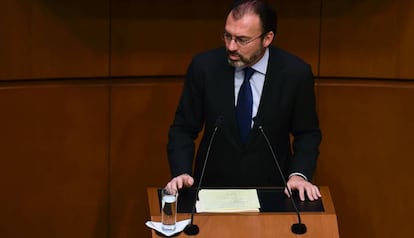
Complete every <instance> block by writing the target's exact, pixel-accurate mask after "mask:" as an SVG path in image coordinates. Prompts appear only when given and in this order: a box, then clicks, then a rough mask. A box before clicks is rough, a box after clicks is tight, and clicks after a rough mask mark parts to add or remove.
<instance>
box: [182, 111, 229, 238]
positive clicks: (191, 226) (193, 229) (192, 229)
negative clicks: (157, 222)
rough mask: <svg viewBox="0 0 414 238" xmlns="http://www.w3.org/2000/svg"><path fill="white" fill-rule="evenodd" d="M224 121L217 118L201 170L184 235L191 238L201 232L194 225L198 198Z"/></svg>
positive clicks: (221, 118)
mask: <svg viewBox="0 0 414 238" xmlns="http://www.w3.org/2000/svg"><path fill="white" fill-rule="evenodd" d="M223 120H224V117H223V116H218V117H217V120H216V123H215V124H214V129H213V133H212V134H211V137H210V142H209V144H208V147H207V153H206V159H205V160H204V164H203V169H202V170H201V175H200V181H199V182H198V187H197V190H196V194H195V198H194V203H193V209H192V211H191V221H190V223H189V224H188V225H187V226H186V227H185V228H184V233H185V234H186V235H189V236H195V235H197V234H198V233H199V232H200V229H199V228H198V226H197V225H196V224H194V222H193V221H194V213H195V208H196V203H197V198H198V192H199V191H200V187H201V182H202V181H203V177H204V171H205V170H206V165H207V160H208V156H209V154H210V149H211V145H212V144H213V141H214V137H215V136H216V132H217V130H218V128H219V127H220V126H221V124H222V123H223Z"/></svg>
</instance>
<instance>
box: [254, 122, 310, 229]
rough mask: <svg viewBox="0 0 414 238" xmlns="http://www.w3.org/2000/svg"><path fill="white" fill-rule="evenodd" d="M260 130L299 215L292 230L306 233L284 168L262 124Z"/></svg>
mask: <svg viewBox="0 0 414 238" xmlns="http://www.w3.org/2000/svg"><path fill="white" fill-rule="evenodd" d="M259 130H260V132H261V133H262V135H263V137H264V138H265V140H266V143H267V145H268V147H269V149H270V152H271V153H272V156H273V159H274V160H275V162H276V166H277V169H278V170H279V174H280V176H281V177H282V181H283V185H284V186H285V188H286V190H287V191H288V193H289V197H290V200H291V202H292V205H293V208H294V209H295V212H296V215H297V217H298V223H295V224H293V225H292V227H291V231H292V232H293V233H295V234H297V235H302V234H305V233H306V230H307V229H306V225H305V224H303V223H302V219H301V217H300V213H299V209H298V207H297V206H296V203H295V201H294V200H293V196H292V192H291V191H290V189H289V188H288V187H287V182H286V179H285V176H283V172H282V169H281V168H280V165H279V162H278V160H277V157H276V154H275V152H274V151H273V147H272V145H271V144H270V141H269V139H268V138H267V136H266V133H265V132H264V130H263V127H262V126H261V125H260V126H259Z"/></svg>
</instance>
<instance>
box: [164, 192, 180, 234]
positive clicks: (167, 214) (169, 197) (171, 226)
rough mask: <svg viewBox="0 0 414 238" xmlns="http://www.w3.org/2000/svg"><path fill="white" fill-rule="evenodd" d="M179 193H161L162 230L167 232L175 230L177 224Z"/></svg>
mask: <svg viewBox="0 0 414 238" xmlns="http://www.w3.org/2000/svg"><path fill="white" fill-rule="evenodd" d="M177 198H178V192H177V191H175V190H174V191H169V190H167V189H165V188H164V189H163V190H162V191H161V223H162V229H163V230H166V231H173V230H175V224H176V222H177Z"/></svg>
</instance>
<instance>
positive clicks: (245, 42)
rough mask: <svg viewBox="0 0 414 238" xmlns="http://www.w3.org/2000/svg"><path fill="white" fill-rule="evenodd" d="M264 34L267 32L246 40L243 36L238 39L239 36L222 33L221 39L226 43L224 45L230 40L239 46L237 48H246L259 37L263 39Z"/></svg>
mask: <svg viewBox="0 0 414 238" xmlns="http://www.w3.org/2000/svg"><path fill="white" fill-rule="evenodd" d="M266 33H267V32H265V33H262V34H260V35H258V36H256V37H253V38H247V37H244V36H242V37H240V36H232V35H231V34H229V33H228V32H224V33H223V35H222V38H223V40H224V42H226V44H228V43H230V42H231V41H232V40H234V42H235V43H236V44H237V45H239V46H246V45H248V44H249V43H251V42H253V41H255V40H256V39H259V38H260V37H263V36H264V35H265V34H266Z"/></svg>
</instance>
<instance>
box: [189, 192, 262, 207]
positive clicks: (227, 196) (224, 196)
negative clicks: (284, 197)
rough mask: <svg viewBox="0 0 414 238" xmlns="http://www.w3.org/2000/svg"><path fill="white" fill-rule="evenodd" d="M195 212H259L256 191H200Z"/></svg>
mask: <svg viewBox="0 0 414 238" xmlns="http://www.w3.org/2000/svg"><path fill="white" fill-rule="evenodd" d="M198 197H199V201H197V203H196V209H197V212H223V213H224V212H259V209H260V203H259V198H258V196H257V192H256V189H202V190H200V191H199V193H198Z"/></svg>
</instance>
